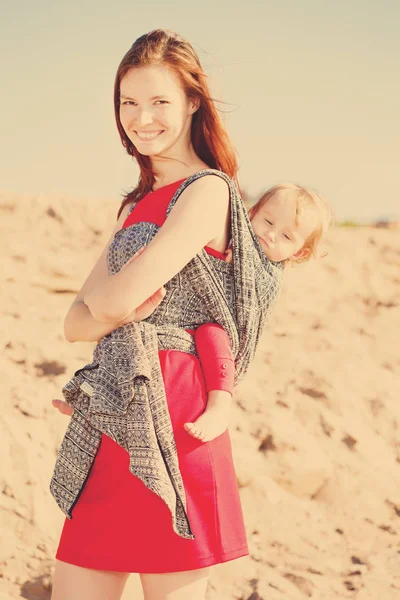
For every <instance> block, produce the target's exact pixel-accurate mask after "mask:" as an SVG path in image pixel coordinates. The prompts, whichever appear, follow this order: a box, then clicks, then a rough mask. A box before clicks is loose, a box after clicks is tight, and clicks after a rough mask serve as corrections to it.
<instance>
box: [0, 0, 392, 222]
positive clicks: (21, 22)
mask: <svg viewBox="0 0 400 600" xmlns="http://www.w3.org/2000/svg"><path fill="white" fill-rule="evenodd" d="M0 7H1V9H2V10H1V14H2V19H1V24H0V51H1V57H2V65H3V69H2V73H1V83H2V86H1V87H2V92H1V96H0V109H1V110H0V135H1V149H0V190H5V191H10V192H22V193H29V194H38V193H51V194H59V195H60V196H65V195H77V196H80V197H82V196H84V197H89V198H93V199H95V198H115V200H116V204H117V205H118V203H119V201H120V199H121V194H122V192H123V191H124V190H130V189H132V188H133V187H134V186H135V184H136V181H137V169H136V167H135V165H134V163H133V162H132V159H131V158H130V157H128V155H127V154H126V153H125V151H124V149H123V148H122V145H121V143H120V141H119V136H118V133H117V129H116V125H115V122H114V115H113V104H112V102H113V98H112V96H113V82H114V76H115V72H116V70H117V67H118V64H119V62H120V60H121V58H122V57H123V55H124V54H125V52H126V51H127V50H128V49H129V47H130V46H131V44H132V42H133V41H134V40H135V39H136V38H137V37H138V36H140V35H141V34H143V33H146V32H148V31H150V30H151V29H155V28H158V27H162V28H168V29H172V30H174V31H177V32H178V33H180V34H181V35H183V36H184V37H186V38H187V39H188V40H189V41H190V42H192V44H193V45H194V47H195V49H196V50H197V51H198V53H199V55H200V59H201V61H202V63H203V65H204V66H205V68H206V71H207V73H208V74H209V76H210V81H211V88H212V93H213V96H214V97H216V98H218V99H222V100H224V101H225V102H227V103H228V104H227V105H226V106H225V109H226V110H229V111H232V112H230V113H229V114H228V115H226V117H225V123H226V125H227V128H228V132H229V134H230V135H231V137H232V139H233V142H234V144H235V146H236V148H237V150H238V153H239V156H240V164H241V169H240V172H239V179H240V184H241V186H242V187H243V188H244V189H246V190H248V191H249V192H250V193H251V195H252V196H253V197H254V198H256V196H257V195H258V194H259V193H260V192H262V191H263V190H265V189H266V188H267V187H269V186H271V185H274V184H276V183H280V182H285V181H286V182H287V181H292V182H297V183H300V184H304V185H310V186H311V187H313V188H314V189H316V190H317V191H319V192H320V193H322V194H323V195H325V196H326V197H327V198H328V199H329V200H330V201H331V202H332V204H333V206H334V209H335V211H336V215H337V218H338V220H343V219H356V220H358V221H365V220H368V219H377V218H398V219H400V183H399V181H400V176H399V170H400V168H399V165H400V151H399V145H400V123H399V107H400V35H399V31H400V2H399V0H371V1H370V2H365V0H330V1H329V0H297V1H296V0H279V1H278V0H275V2H272V1H270V0H247V1H243V0H241V1H240V2H239V1H236V0H234V1H229V2H228V1H226V0H214V1H209V0H204V1H201V2H199V3H194V2H188V1H187V0H185V1H182V0H170V1H169V2H165V1H163V2H161V1H160V0H152V1H151V2H135V1H133V0H113V1H111V0H107V1H105V0H69V1H68V2H65V3H64V2H54V1H50V0H35V1H32V0H7V1H5V0H0Z"/></svg>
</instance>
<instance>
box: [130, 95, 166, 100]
mask: <svg viewBox="0 0 400 600" xmlns="http://www.w3.org/2000/svg"><path fill="white" fill-rule="evenodd" d="M119 97H120V98H123V99H124V100H134V98H131V97H130V96H125V94H120V95H119ZM163 98H166V96H153V97H152V98H150V100H162V99H163Z"/></svg>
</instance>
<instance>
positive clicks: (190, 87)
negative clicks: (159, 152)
mask: <svg viewBox="0 0 400 600" xmlns="http://www.w3.org/2000/svg"><path fill="white" fill-rule="evenodd" d="M159 64H162V65H166V66H168V67H169V68H170V69H172V70H173V71H174V72H175V74H176V75H178V77H179V79H180V81H181V84H182V87H183V89H184V91H185V93H186V95H187V96H188V98H191V99H196V100H198V101H199V102H200V105H199V108H198V110H197V111H196V112H195V113H194V114H193V117H192V128H191V141H192V144H193V148H194V151H195V152H196V154H197V155H198V157H199V158H200V159H201V160H202V161H203V162H205V163H206V164H207V165H208V166H209V167H210V168H212V169H218V170H220V171H223V172H224V173H226V175H228V176H229V177H231V178H232V179H235V180H236V174H237V170H238V164H237V158H236V152H235V149H234V147H233V145H232V142H231V141H230V139H229V137H228V134H227V132H226V130H225V128H224V126H223V124H222V121H221V119H220V117H219V114H218V112H217V109H216V107H215V105H214V101H213V99H212V98H211V97H210V92H209V88H208V83H207V76H206V74H205V72H204V70H203V67H202V66H201V63H200V60H199V58H198V56H197V54H196V52H195V51H194V49H193V48H192V46H191V44H189V42H187V41H186V40H185V39H183V38H182V37H180V36H179V35H178V34H176V33H173V32H172V31H166V30H164V29H155V30H154V31H151V32H150V33H147V34H145V35H142V36H141V37H139V38H138V39H137V40H136V41H135V42H134V43H133V45H132V46H131V48H130V49H129V50H128V52H127V53H126V54H125V56H124V57H123V59H122V61H121V63H120V65H119V67H118V70H117V74H116V77H115V85H114V110H115V119H116V122H117V127H118V131H119V135H120V137H121V142H122V145H123V146H124V147H125V149H126V151H127V153H128V154H129V155H130V156H132V157H134V158H135V159H136V161H137V163H138V165H139V168H140V176H139V181H138V184H137V186H136V187H135V188H134V189H133V190H132V191H131V192H129V193H128V194H126V195H125V197H124V199H123V201H122V204H121V206H120V209H119V211H118V217H119V216H120V214H121V211H122V210H123V208H124V207H125V206H126V205H127V204H131V203H133V202H138V201H139V200H141V199H142V198H143V197H144V196H145V195H146V194H148V193H149V192H151V190H152V187H153V184H154V182H155V177H154V173H153V170H152V166H151V160H150V158H149V157H148V156H144V155H142V154H139V152H138V151H137V150H136V148H135V146H134V145H133V143H132V142H131V140H130V139H129V138H128V136H127V135H126V133H125V130H124V128H123V127H122V124H121V120H120V116H119V109H120V83H121V80H122V78H123V77H124V76H125V75H126V73H127V72H128V71H129V70H130V69H132V68H135V67H144V66H149V65H159Z"/></svg>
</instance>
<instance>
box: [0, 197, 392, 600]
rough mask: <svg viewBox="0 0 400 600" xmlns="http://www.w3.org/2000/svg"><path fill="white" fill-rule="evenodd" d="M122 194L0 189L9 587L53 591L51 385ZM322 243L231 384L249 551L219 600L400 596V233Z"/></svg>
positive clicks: (57, 429)
mask: <svg viewBox="0 0 400 600" xmlns="http://www.w3.org/2000/svg"><path fill="white" fill-rule="evenodd" d="M117 204H118V203H117ZM117 204H116V203H112V202H110V201H106V200H101V199H99V200H87V199H79V198H60V197H56V196H53V197H49V196H36V197H31V196H28V195H26V196H12V195H10V194H8V195H7V194H2V195H0V223H1V225H0V227H1V236H0V244H1V274H2V280H3V281H2V285H1V289H0V294H1V322H2V327H1V337H0V343H1V348H2V350H3V352H2V359H1V365H0V369H1V378H2V384H3V385H2V389H3V402H2V411H1V416H0V440H1V441H0V444H1V455H2V460H1V481H0V485H1V494H0V519H1V521H0V525H1V545H0V600H6V599H11V598H28V599H30V600H46V599H48V598H50V593H51V573H52V569H53V566H54V553H55V548H56V544H57V540H58V537H59V534H60V530H61V527H62V523H63V515H62V513H61V511H60V510H59V509H58V507H57V506H56V504H55V502H54V500H53V498H52V496H51V495H50V493H49V489H48V486H49V481H50V477H51V474H52V470H53V466H54V462H55V458H56V453H57V449H58V446H59V444H60V441H61V439H62V436H63V432H64V430H65V428H66V425H67V417H64V416H62V415H61V414H60V413H58V411H56V410H55V409H54V408H53V407H52V405H51V399H52V398H57V397H61V396H60V390H61V387H62V385H63V384H64V382H65V381H66V380H67V379H68V378H69V377H70V376H71V375H72V373H73V372H74V370H75V369H76V368H78V367H79V366H81V365H82V364H84V363H86V362H88V361H89V359H90V357H91V354H92V349H93V345H92V344H85V343H75V344H70V343H68V342H66V341H65V339H64V337H63V318H64V315H65V313H66V311H67V309H68V306H69V304H70V303H71V301H72V299H73V297H74V294H75V293H76V291H77V290H78V288H79V287H80V285H81V284H82V282H83V280H84V278H85V277H86V275H87V274H88V272H89V271H90V269H91V267H92V265H93V264H94V261H95V259H96V258H97V256H98V255H99V254H100V252H101V250H102V247H103V244H104V243H105V241H106V239H107V237H108V235H109V232H110V230H111V228H112V226H113V223H114V217H115V214H116V211H117ZM327 246H328V249H329V254H328V256H327V257H326V258H324V259H322V260H320V261H318V262H311V263H309V264H307V265H304V266H300V267H297V268H294V269H291V270H290V271H289V272H288V273H287V275H286V281H285V288H284V292H283V294H282V297H281V300H280V302H279V305H278V306H277V308H276V310H275V313H274V314H273V316H272V318H271V320H270V322H269V325H268V327H267V328H266V330H265V333H264V335H263V339H262V342H261V344H260V346H259V350H258V352H257V356H256V358H255V360H254V363H253V364H252V366H251V368H250V370H249V372H248V374H247V376H246V378H245V380H244V382H243V383H242V384H241V385H240V387H239V388H238V390H237V393H236V395H235V401H234V409H233V418H232V423H231V434H232V442H233V447H234V457H235V463H236V468H237V476H238V482H239V486H240V492H241V498H242V502H243V509H244V514H245V521H246V528H247V534H248V540H249V545H250V551H251V556H250V557H246V558H243V559H239V560H238V561H233V562H231V563H226V564H224V565H219V566H217V567H215V568H214V571H213V574H212V578H211V582H210V586H209V593H208V598H209V600H217V599H218V600H225V599H226V600H228V599H229V600H231V599H237V600H283V599H284V600H303V599H304V598H313V599H317V600H331V599H332V600H333V599H336V598H357V600H370V599H371V600H376V599H377V598H380V599H382V600H392V599H393V600H394V599H396V598H399V597H400V532H399V523H400V465H399V463H400V438H399V424H400V403H399V391H400V385H399V366H400V352H399V342H398V332H399V326H400V270H399V266H400V232H399V231H398V230H397V231H396V230H393V231H389V230H386V229H378V228H369V227H363V228H337V229H334V230H332V232H330V234H329V236H328V239H327ZM128 598H130V599H133V598H135V599H139V600H140V599H141V598H142V596H141V593H140V592H139V591H138V580H137V576H136V575H132V576H131V578H130V580H129V582H128V585H127V588H126V591H125V593H124V600H128Z"/></svg>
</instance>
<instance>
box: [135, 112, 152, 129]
mask: <svg viewBox="0 0 400 600" xmlns="http://www.w3.org/2000/svg"><path fill="white" fill-rule="evenodd" d="M137 120H138V123H139V124H140V125H142V126H143V125H149V124H150V123H152V122H153V115H152V114H151V112H150V111H149V110H142V111H140V113H139V114H138V115H137Z"/></svg>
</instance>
